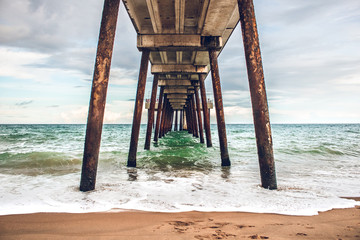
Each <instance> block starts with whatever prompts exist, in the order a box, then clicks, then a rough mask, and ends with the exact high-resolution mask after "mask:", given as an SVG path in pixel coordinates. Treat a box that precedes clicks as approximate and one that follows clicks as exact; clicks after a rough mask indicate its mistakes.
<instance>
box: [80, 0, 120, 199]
mask: <svg viewBox="0 0 360 240" xmlns="http://www.w3.org/2000/svg"><path fill="white" fill-rule="evenodd" d="M119 4H120V0H113V1H111V0H105V2H104V8H103V12H102V19H101V26H100V34H99V41H98V47H97V53H96V63H95V69H94V76H93V82H92V90H91V98H90V105H89V113H88V119H87V126H86V137H85V147H84V155H83V162H82V170H81V180H80V191H83V192H86V191H91V190H94V189H95V183H96V172H97V165H98V159H99V150H100V142H101V133H102V127H103V120H104V111H105V103H106V92H107V87H108V82H109V74H110V66H111V57H112V52H113V46H114V39H115V30H116V22H117V17H118V12H119Z"/></svg>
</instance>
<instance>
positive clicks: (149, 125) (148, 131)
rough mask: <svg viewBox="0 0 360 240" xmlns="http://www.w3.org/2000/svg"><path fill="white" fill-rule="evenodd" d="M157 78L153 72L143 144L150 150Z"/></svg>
mask: <svg viewBox="0 0 360 240" xmlns="http://www.w3.org/2000/svg"><path fill="white" fill-rule="evenodd" d="M158 79H159V75H158V74H155V75H154V80H153V85H152V91H151V100H150V108H149V117H148V123H147V129H146V139H145V146H144V149H146V150H150V142H151V133H152V126H153V121H154V112H155V102H156V93H157V88H158Z"/></svg>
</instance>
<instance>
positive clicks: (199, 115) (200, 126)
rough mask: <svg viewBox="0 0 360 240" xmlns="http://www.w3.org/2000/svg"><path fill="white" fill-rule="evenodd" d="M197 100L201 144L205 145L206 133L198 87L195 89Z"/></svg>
mask: <svg viewBox="0 0 360 240" xmlns="http://www.w3.org/2000/svg"><path fill="white" fill-rule="evenodd" d="M195 99H196V110H197V116H198V123H199V135H200V143H204V132H203V125H202V119H201V110H200V98H199V89H198V87H195Z"/></svg>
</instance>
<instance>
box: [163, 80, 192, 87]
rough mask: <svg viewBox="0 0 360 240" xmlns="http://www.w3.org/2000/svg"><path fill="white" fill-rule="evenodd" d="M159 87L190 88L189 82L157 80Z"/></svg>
mask: <svg viewBox="0 0 360 240" xmlns="http://www.w3.org/2000/svg"><path fill="white" fill-rule="evenodd" d="M159 86H191V81H190V80H171V81H168V80H159Z"/></svg>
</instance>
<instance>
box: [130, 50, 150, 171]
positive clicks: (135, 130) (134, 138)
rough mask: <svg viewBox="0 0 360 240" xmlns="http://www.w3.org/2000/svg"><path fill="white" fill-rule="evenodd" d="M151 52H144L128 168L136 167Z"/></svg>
mask: <svg viewBox="0 0 360 240" xmlns="http://www.w3.org/2000/svg"><path fill="white" fill-rule="evenodd" d="M149 54H150V51H149V50H143V52H142V56H141V63H140V71H139V80H138V86H137V91H136V100H135V108H134V117H133V123H132V130H131V140H130V149H129V156H128V163H127V166H128V167H136V153H137V147H138V140H139V131H140V123H141V113H142V108H143V104H144V93H145V85H146V75H147V69H148V63H149Z"/></svg>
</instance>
